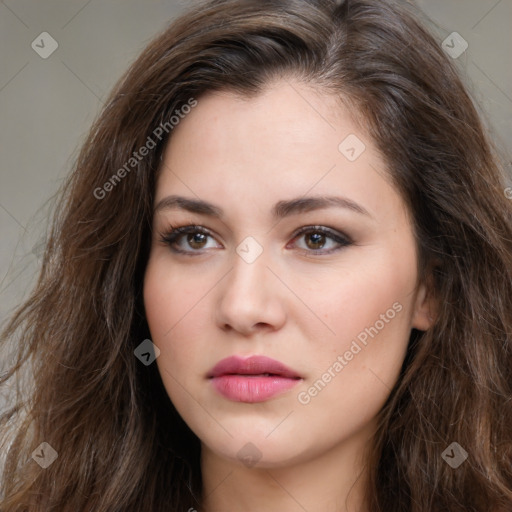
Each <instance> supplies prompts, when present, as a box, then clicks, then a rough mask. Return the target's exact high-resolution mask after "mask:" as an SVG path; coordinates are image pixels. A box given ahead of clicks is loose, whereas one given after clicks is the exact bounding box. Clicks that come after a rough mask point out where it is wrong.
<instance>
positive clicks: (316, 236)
mask: <svg viewBox="0 0 512 512" xmlns="http://www.w3.org/2000/svg"><path fill="white" fill-rule="evenodd" d="M305 241H306V245H307V246H308V247H309V248H310V249H322V248H323V246H324V245H325V241H326V236H325V235H324V234H323V233H317V232H312V233H310V234H306V235H305Z"/></svg>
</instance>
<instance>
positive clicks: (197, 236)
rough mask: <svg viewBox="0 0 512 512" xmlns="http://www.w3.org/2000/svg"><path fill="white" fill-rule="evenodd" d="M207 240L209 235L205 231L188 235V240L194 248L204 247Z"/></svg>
mask: <svg viewBox="0 0 512 512" xmlns="http://www.w3.org/2000/svg"><path fill="white" fill-rule="evenodd" d="M207 240H208V236H207V235H205V234H204V233H192V234H189V235H188V236H187V242H188V244H189V246H190V247H192V248H193V249H203V248H204V246H205V244H206V242H207Z"/></svg>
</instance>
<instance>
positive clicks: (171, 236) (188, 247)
mask: <svg viewBox="0 0 512 512" xmlns="http://www.w3.org/2000/svg"><path fill="white" fill-rule="evenodd" d="M160 241H161V242H163V243H165V244H166V245H168V246H169V247H170V249H171V250H172V251H173V252H176V253H182V254H189V255H194V254H203V253H204V251H206V250H209V249H219V248H222V246H219V244H218V243H216V241H215V238H214V237H213V236H212V235H211V234H210V232H209V231H207V230H206V229H205V228H203V227H202V226H192V225H190V226H180V227H176V228H173V227H171V229H170V230H169V232H167V233H162V234H161V235H160ZM202 250H204V251H202Z"/></svg>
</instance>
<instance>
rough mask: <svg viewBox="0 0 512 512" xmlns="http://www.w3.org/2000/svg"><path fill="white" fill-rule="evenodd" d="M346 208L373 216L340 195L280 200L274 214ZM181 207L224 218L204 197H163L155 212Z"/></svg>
mask: <svg viewBox="0 0 512 512" xmlns="http://www.w3.org/2000/svg"><path fill="white" fill-rule="evenodd" d="M333 207H337V208H345V209H348V210H352V211H353V212H356V213H359V214H361V215H366V216H368V217H371V218H373V217H372V215H371V214H370V213H369V212H368V210H367V209H366V208H364V207H363V206H361V205H360V204H358V203H356V202H354V201H352V200H351V199H348V198H346V197H338V196H310V197H299V198H296V199H290V200H286V201H278V202H277V203H276V204H275V205H274V207H273V208H272V216H273V217H274V218H277V219H282V218H284V217H288V216H290V215H295V214H298V213H306V212H310V211H314V210H320V209H322V208H333ZM172 209H181V210H186V211H188V212H191V213H198V214H200V215H207V216H209V217H215V218H222V216H223V214H224V212H223V211H222V208H219V207H218V206H215V205H213V204H211V203H208V202H207V201H203V200H202V199H192V198H187V197H183V196H177V195H172V196H167V197H164V198H163V199H161V200H160V201H159V202H158V204H157V205H156V207H155V213H157V212H159V211H162V210H172Z"/></svg>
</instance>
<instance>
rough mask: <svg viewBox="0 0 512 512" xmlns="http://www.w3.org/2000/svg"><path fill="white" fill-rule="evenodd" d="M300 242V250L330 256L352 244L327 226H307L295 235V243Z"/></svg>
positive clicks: (347, 238)
mask: <svg viewBox="0 0 512 512" xmlns="http://www.w3.org/2000/svg"><path fill="white" fill-rule="evenodd" d="M297 240H300V241H302V244H298V245H299V248H300V249H303V250H305V251H307V252H310V253H313V254H315V253H319V254H329V253H331V252H334V251H337V250H339V249H341V248H343V247H346V246H348V245H351V244H352V241H351V240H350V238H349V237H347V236H346V235H343V234H342V233H340V232H338V231H335V230H333V229H330V228H327V227H325V226H306V227H304V228H302V229H301V230H300V231H299V232H298V233H296V234H295V236H294V238H293V242H295V241H297Z"/></svg>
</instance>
